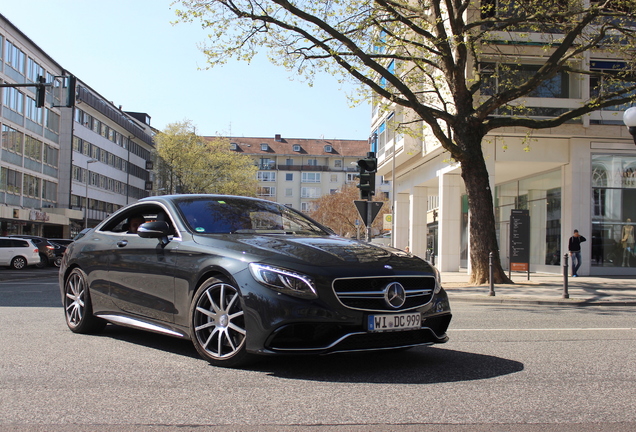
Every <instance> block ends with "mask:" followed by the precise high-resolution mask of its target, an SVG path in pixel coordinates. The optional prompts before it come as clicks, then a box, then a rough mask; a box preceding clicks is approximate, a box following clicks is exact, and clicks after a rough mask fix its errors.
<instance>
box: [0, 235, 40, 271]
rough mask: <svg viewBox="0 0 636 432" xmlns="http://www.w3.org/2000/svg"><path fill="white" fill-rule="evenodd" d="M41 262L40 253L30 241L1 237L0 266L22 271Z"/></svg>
mask: <svg viewBox="0 0 636 432" xmlns="http://www.w3.org/2000/svg"><path fill="white" fill-rule="evenodd" d="M39 262H40V251H39V249H38V247H37V246H36V245H35V244H34V243H33V242H32V241H31V240H29V239H20V238H9V237H0V266H9V267H11V268H12V269H16V270H22V269H23V268H26V266H30V265H35V264H38V263H39Z"/></svg>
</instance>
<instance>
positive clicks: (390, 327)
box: [368, 312, 422, 332]
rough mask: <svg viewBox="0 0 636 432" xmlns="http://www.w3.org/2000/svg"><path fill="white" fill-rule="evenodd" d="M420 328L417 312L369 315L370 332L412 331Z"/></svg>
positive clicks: (419, 314) (420, 315) (420, 320)
mask: <svg viewBox="0 0 636 432" xmlns="http://www.w3.org/2000/svg"><path fill="white" fill-rule="evenodd" d="M421 326H422V314H421V313H419V312H414V313H405V314H391V315H369V327H368V329H369V331H370V332H386V331H399V330H414V329H419V328H420V327H421Z"/></svg>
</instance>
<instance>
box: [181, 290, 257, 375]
mask: <svg viewBox="0 0 636 432" xmlns="http://www.w3.org/2000/svg"><path fill="white" fill-rule="evenodd" d="M190 319H191V326H192V336H193V338H192V341H193V343H194V347H195V348H196V349H197V351H198V352H199V354H200V355H201V357H203V358H204V359H206V360H207V361H209V362H210V363H211V364H213V365H215V366H224V367H236V366H239V365H241V364H245V363H246V362H247V360H248V357H249V355H248V353H247V351H246V349H245V341H246V338H247V331H246V329H245V314H244V313H243V306H242V305H241V296H240V294H239V292H238V289H237V288H236V287H234V286H233V285H232V284H231V283H229V282H228V281H227V280H225V279H220V278H210V279H208V280H206V281H205V282H204V283H203V284H201V286H200V287H199V289H198V290H197V292H196V293H195V295H194V300H193V302H192V306H191V308H190Z"/></svg>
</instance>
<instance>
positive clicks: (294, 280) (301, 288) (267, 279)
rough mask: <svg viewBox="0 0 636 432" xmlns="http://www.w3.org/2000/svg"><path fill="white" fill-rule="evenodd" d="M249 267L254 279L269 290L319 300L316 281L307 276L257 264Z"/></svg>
mask: <svg viewBox="0 0 636 432" xmlns="http://www.w3.org/2000/svg"><path fill="white" fill-rule="evenodd" d="M249 267H250V272H252V276H254V279H256V280H257V281H259V282H260V283H262V284H263V285H267V286H268V287H269V288H272V289H274V290H276V291H278V292H281V293H283V294H289V295H291V296H294V297H300V298H304V299H313V298H318V294H316V286H315V284H314V281H313V279H312V278H311V277H309V276H307V275H303V274H300V273H296V272H293V271H291V270H285V269H282V268H278V267H272V266H267V265H262V264H255V263H251V264H250V266H249Z"/></svg>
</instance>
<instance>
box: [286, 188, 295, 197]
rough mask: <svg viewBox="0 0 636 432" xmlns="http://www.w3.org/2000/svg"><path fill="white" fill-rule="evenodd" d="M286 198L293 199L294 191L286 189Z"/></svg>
mask: <svg viewBox="0 0 636 432" xmlns="http://www.w3.org/2000/svg"><path fill="white" fill-rule="evenodd" d="M285 196H286V197H292V196H294V190H293V189H292V188H286V189H285Z"/></svg>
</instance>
